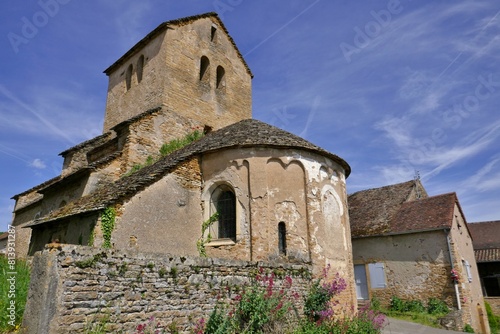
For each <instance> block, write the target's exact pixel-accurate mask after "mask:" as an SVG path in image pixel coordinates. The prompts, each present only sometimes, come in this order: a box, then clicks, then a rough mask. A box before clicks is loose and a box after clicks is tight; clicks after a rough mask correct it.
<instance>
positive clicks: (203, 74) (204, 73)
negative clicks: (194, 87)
mask: <svg viewBox="0 0 500 334" xmlns="http://www.w3.org/2000/svg"><path fill="white" fill-rule="evenodd" d="M209 67H210V60H208V58H207V57H205V56H202V57H201V60H200V81H208V78H209V73H210V71H209Z"/></svg>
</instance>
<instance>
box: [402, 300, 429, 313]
mask: <svg viewBox="0 0 500 334" xmlns="http://www.w3.org/2000/svg"><path fill="white" fill-rule="evenodd" d="M405 309H406V312H414V313H427V310H426V308H425V307H424V304H422V302H421V301H420V300H408V301H406V302H405Z"/></svg>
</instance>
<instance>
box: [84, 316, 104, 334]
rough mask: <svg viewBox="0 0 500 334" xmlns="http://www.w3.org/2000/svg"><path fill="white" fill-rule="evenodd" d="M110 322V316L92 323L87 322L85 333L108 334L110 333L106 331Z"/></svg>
mask: <svg viewBox="0 0 500 334" xmlns="http://www.w3.org/2000/svg"><path fill="white" fill-rule="evenodd" d="M109 322H110V320H109V314H104V315H103V316H101V317H99V318H98V319H96V318H95V317H94V319H93V320H92V321H87V323H86V324H85V329H84V331H85V332H84V333H85V334H106V333H108V331H107V330H106V327H107V326H108V324H109Z"/></svg>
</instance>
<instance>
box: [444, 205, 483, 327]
mask: <svg viewBox="0 0 500 334" xmlns="http://www.w3.org/2000/svg"><path fill="white" fill-rule="evenodd" d="M454 216H455V219H454V220H453V223H452V227H451V229H450V233H449V235H450V242H451V247H452V249H453V262H454V268H455V269H456V270H457V271H458V274H459V277H460V281H459V284H458V289H459V294H460V298H461V307H462V310H463V313H462V314H463V318H462V319H463V323H464V324H470V325H471V326H472V328H474V331H475V332H476V333H489V332H490V330H489V325H488V319H487V316H486V309H485V307H484V299H483V293H482V289H481V281H480V279H479V272H478V269H477V264H476V259H475V255H474V249H473V247H472V238H471V236H470V234H469V231H468V228H467V223H466V222H465V219H464V218H463V215H462V214H461V212H460V209H459V207H458V206H457V205H455V212H454ZM467 263H468V264H469V273H468V272H467V269H466V264H467Z"/></svg>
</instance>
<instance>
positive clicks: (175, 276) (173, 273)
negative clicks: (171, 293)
mask: <svg viewBox="0 0 500 334" xmlns="http://www.w3.org/2000/svg"><path fill="white" fill-rule="evenodd" d="M177 273H178V269H177V267H172V268H170V275H172V278H173V279H176V278H177Z"/></svg>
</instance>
